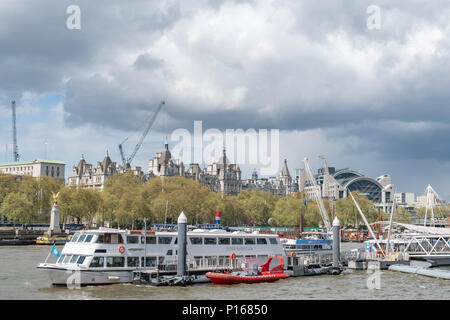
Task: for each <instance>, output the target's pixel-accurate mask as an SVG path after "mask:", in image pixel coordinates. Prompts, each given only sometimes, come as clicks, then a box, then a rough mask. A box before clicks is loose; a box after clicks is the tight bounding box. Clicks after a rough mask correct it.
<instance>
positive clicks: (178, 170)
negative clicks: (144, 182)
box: [148, 141, 184, 178]
mask: <svg viewBox="0 0 450 320" xmlns="http://www.w3.org/2000/svg"><path fill="white" fill-rule="evenodd" d="M148 175H149V178H151V177H161V176H163V177H164V176H169V177H170V176H183V175H184V165H183V162H182V161H180V160H178V159H172V154H171V153H170V151H169V144H168V143H167V141H166V143H165V145H164V151H162V152H158V153H157V154H156V156H155V157H154V158H153V159H152V160H150V161H149V164H148Z"/></svg>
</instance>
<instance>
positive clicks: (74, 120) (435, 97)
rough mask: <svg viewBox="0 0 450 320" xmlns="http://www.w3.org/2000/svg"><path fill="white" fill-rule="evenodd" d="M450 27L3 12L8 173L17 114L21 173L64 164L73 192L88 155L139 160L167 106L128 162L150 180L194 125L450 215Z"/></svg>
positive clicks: (178, 7)
mask: <svg viewBox="0 0 450 320" xmlns="http://www.w3.org/2000/svg"><path fill="white" fill-rule="evenodd" d="M74 4H75V5H77V6H78V7H79V8H80V29H69V28H68V27H67V20H68V19H69V18H70V17H71V14H72V12H69V13H68V12H67V9H68V7H69V6H71V5H74ZM371 5H375V6H377V8H379V13H380V15H379V17H380V20H379V21H380V23H379V28H369V27H368V20H370V18H371V17H372V11H369V12H368V8H369V6H371ZM449 16H450V4H449V3H448V1H446V0H434V1H425V0H424V1H422V0H408V1H406V0H403V1H395V2H393V1H387V0H380V1H374V0H370V1H366V0H315V1H311V0H302V1H299V0H282V1H281V0H278V1H277V0H258V1H244V0H228V1H220V0H214V1H213V0H195V1H194V0H185V1H172V0H167V1H148V0H134V1H123V0H107V1H106V0H105V1H101V0H98V1H89V0H58V1H56V0H40V1H32V0H2V1H1V2H0V161H11V160H12V159H13V158H12V125H11V106H10V102H11V100H13V99H14V100H16V106H17V137H18V146H19V154H20V155H21V160H32V159H35V158H44V157H46V158H49V159H54V160H61V161H64V162H65V163H66V177H67V176H68V175H70V172H71V169H72V166H73V165H75V164H77V163H78V161H79V159H80V158H81V157H82V155H83V156H84V158H85V159H86V160H87V162H88V163H93V164H96V162H97V161H101V160H102V159H103V157H104V156H105V155H106V153H107V152H108V153H109V155H110V156H111V158H112V159H113V161H117V162H119V159H120V156H119V151H118V147H117V146H118V144H119V143H120V142H122V141H123V140H124V139H125V138H127V137H128V138H129V139H128V141H127V142H126V143H125V144H124V149H125V151H126V152H127V153H128V154H130V153H131V152H132V150H133V148H134V146H135V144H136V143H137V141H138V140H139V137H140V135H141V133H142V131H143V129H144V127H145V123H146V120H147V119H148V117H149V116H151V114H152V112H154V110H155V109H156V106H157V105H158V103H159V102H160V101H161V100H164V101H166V105H165V106H164V108H163V109H162V111H161V113H160V115H159V116H158V118H157V121H156V122H155V124H154V126H153V127H152V129H151V131H150V133H149V135H148V136H147V137H146V140H145V142H144V144H143V146H142V148H141V149H140V150H139V152H138V154H137V155H136V158H135V159H134V160H133V164H134V165H140V166H142V167H143V168H144V170H145V171H147V170H148V160H149V159H151V158H153V157H154V155H155V153H156V152H158V151H161V150H162V149H163V146H164V140H165V137H166V136H167V137H169V138H170V137H171V134H172V133H173V132H174V130H176V129H180V128H184V129H187V130H189V131H192V130H193V127H194V121H196V120H197V121H202V126H203V130H205V131H206V130H207V129H210V128H215V129H218V130H220V131H223V132H224V131H225V130H226V129H243V130H248V129H252V128H253V129H255V130H259V129H268V130H271V129H278V130H279V132H280V134H279V137H280V139H279V153H278V154H277V157H278V161H279V164H280V169H281V165H282V162H283V159H285V158H286V159H288V167H289V169H290V171H291V175H294V173H295V171H294V169H295V168H303V158H304V157H308V158H309V159H310V162H311V165H312V167H313V169H314V170H316V169H318V168H319V167H320V166H321V162H320V159H319V155H325V156H326V157H327V160H328V164H329V166H334V167H336V168H346V167H350V168H352V169H356V170H360V171H362V172H363V173H364V174H366V175H368V176H370V177H378V176H380V175H382V174H389V175H391V177H392V182H393V183H394V185H395V186H396V190H397V191H398V192H414V193H416V194H422V193H423V192H424V191H425V188H426V186H427V185H428V184H431V185H432V186H433V188H434V189H435V190H436V191H437V192H438V193H439V194H440V196H441V198H443V199H450V179H449V176H450V166H449V165H450V163H449V159H450V140H449V139H448V136H449V133H450V121H449V120H450V108H449V107H448V101H449V98H450V90H448V88H449V87H450V86H449V84H450V63H449V62H450V37H449V36H448V35H449V32H450V20H449V19H448V17H449ZM71 21H72V20H71ZM46 141H47V142H48V144H45V142H46ZM173 145H174V142H173V141H171V140H170V139H169V146H173ZM253 167H254V166H253V165H251V164H242V165H241V168H242V170H243V176H244V178H245V177H249V176H250V175H251V172H252V170H253Z"/></svg>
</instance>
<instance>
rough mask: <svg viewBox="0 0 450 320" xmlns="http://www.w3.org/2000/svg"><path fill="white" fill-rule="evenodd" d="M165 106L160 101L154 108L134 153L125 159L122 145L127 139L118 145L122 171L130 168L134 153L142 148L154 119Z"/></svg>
mask: <svg viewBox="0 0 450 320" xmlns="http://www.w3.org/2000/svg"><path fill="white" fill-rule="evenodd" d="M164 104H165V102H164V101H161V102H160V103H159V105H158V107H157V108H156V111H155V113H154V114H153V116H152V117H151V118H150V121H149V122H148V124H147V127H145V130H144V132H143V133H142V136H141V138H140V139H139V142H138V143H137V144H136V146H135V147H134V151H133V153H132V154H131V156H130V157H129V158H128V159H126V158H125V155H124V152H123V147H122V145H123V144H124V143H125V141H127V140H128V138H126V139H125V140H123V141H122V143H121V144H119V151H120V156H121V158H122V165H123V168H124V170H128V169H129V168H130V167H131V161H133V159H134V157H135V156H136V153H137V152H138V151H139V149H140V148H141V146H142V143H143V142H144V139H145V137H146V136H147V134H148V132H149V131H150V129H151V127H152V126H153V123H154V122H155V120H156V117H157V116H158V113H159V112H160V111H161V108H162V107H163V105H164Z"/></svg>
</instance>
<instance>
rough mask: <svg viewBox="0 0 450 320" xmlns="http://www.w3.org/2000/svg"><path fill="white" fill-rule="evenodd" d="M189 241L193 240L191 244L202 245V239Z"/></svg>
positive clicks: (192, 238) (193, 238)
mask: <svg viewBox="0 0 450 320" xmlns="http://www.w3.org/2000/svg"><path fill="white" fill-rule="evenodd" d="M189 239H191V244H202V243H203V242H202V239H203V238H201V237H189Z"/></svg>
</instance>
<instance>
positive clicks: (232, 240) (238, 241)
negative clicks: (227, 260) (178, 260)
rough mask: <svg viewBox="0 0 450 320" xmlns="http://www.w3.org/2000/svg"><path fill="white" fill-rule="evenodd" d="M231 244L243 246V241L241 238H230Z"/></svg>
mask: <svg viewBox="0 0 450 320" xmlns="http://www.w3.org/2000/svg"><path fill="white" fill-rule="evenodd" d="M231 244H244V239H242V238H231Z"/></svg>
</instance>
